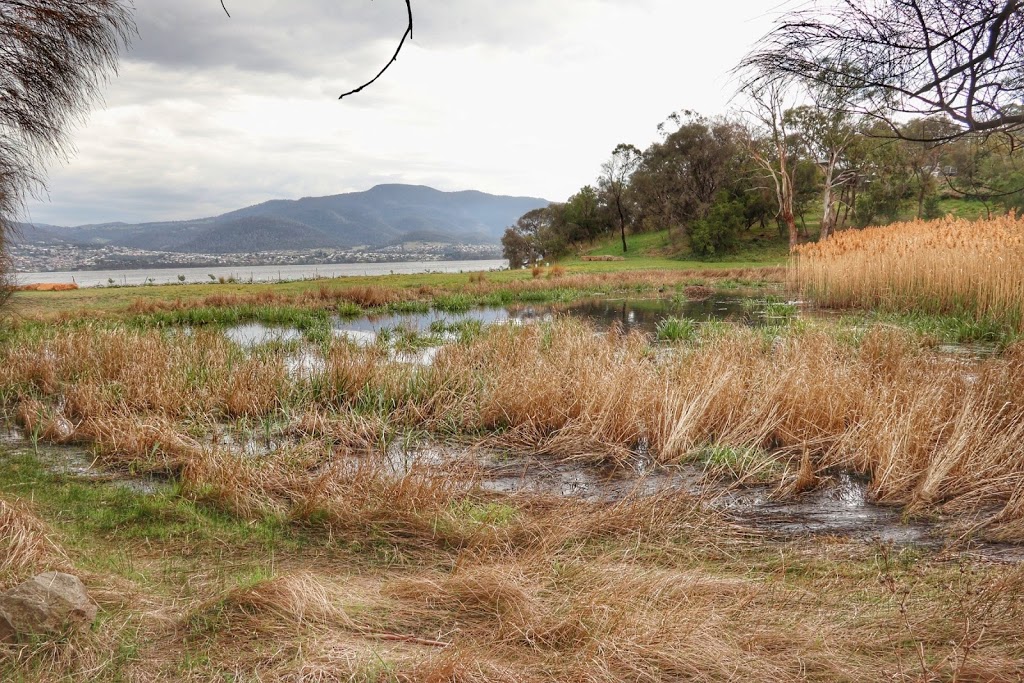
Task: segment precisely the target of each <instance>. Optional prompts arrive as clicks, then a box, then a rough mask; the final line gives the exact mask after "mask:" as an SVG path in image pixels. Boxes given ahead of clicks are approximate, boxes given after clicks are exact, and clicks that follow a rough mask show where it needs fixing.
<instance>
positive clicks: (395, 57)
mask: <svg viewBox="0 0 1024 683" xmlns="http://www.w3.org/2000/svg"><path fill="white" fill-rule="evenodd" d="M405 9H406V10H407V11H408V13H409V25H408V26H407V27H406V29H405V33H403V34H402V39H401V40H400V41H398V48H397V49H396V50H395V54H393V55H392V56H391V59H390V60H389V61H388V63H387V64H385V65H384V68H383V69H381V70H380V72H379V73H378V74H377V75H376V76H374V77H373V78H371V79H370V80H369V81H367V82H366V83H363V84H362V85H361V86H359V87H358V88H356V89H354V90H349V91H348V92H347V93H344V94H342V95H341V96H340V97H339V98H338V99H339V100H343V99H345V98H346V97H348V96H349V95H355V94H356V93H357V92H362V90H363V89H364V88H368V87H369V86H371V85H373V84H374V83H376V82H377V79H378V78H380V77H381V76H383V75H384V72H385V71H387V70H388V68H390V67H391V65H392V64H394V63H395V62H397V61H398V53H399V52H401V51H402V47H403V46H404V45H405V41H406V39H407V38H408V39H410V40H411V39H412V0H405Z"/></svg>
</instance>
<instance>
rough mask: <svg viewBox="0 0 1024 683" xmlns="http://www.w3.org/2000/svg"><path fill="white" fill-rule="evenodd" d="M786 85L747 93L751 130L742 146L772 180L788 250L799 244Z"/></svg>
mask: <svg viewBox="0 0 1024 683" xmlns="http://www.w3.org/2000/svg"><path fill="white" fill-rule="evenodd" d="M787 87H788V84H786V83H784V82H782V81H767V82H763V83H756V84H755V85H754V86H752V87H750V89H749V91H748V94H749V96H750V101H751V105H752V106H751V109H750V110H749V112H748V113H749V114H750V116H751V118H752V119H753V122H754V124H753V127H749V128H747V129H746V131H745V147H746V149H747V153H748V154H749V155H750V158H751V159H753V160H754V161H755V162H756V163H757V165H758V166H760V167H761V169H763V170H764V172H765V173H766V174H767V177H768V178H769V179H770V180H771V182H772V186H773V189H774V190H775V202H776V207H777V214H776V215H777V216H778V218H779V220H780V221H781V222H782V224H783V225H784V226H785V228H786V232H787V234H788V237H789V248H790V250H793V249H794V248H795V247H796V245H797V244H798V242H799V241H800V235H799V233H798V232H797V228H796V212H795V210H794V201H795V197H796V169H797V164H796V159H795V158H794V157H795V153H794V150H793V139H792V136H791V132H790V129H789V128H790V122H789V120H788V119H787V117H786V110H787V107H786V100H787Z"/></svg>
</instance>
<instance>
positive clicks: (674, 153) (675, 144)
mask: <svg viewBox="0 0 1024 683" xmlns="http://www.w3.org/2000/svg"><path fill="white" fill-rule="evenodd" d="M669 125H674V126H675V127H676V129H675V130H674V131H672V132H671V133H669V132H666V131H667V130H668V126H669ZM658 128H659V130H661V131H662V134H663V135H664V140H662V141H661V142H656V143H654V144H652V145H651V146H650V147H649V148H648V149H647V150H646V151H645V152H644V154H643V161H642V163H641V165H640V167H639V169H638V170H637V172H636V173H635V175H634V176H633V183H632V185H633V191H634V192H633V194H634V196H635V197H636V199H637V203H638V205H639V207H638V208H639V211H640V213H641V214H642V215H644V216H645V217H646V218H647V220H648V221H652V222H655V225H654V226H652V227H659V228H661V227H664V228H668V229H669V231H670V232H671V229H672V228H673V227H675V226H679V227H680V228H681V229H682V230H688V229H689V226H691V225H692V224H693V223H694V222H696V221H699V220H701V219H703V218H704V217H706V216H707V213H708V211H710V210H711V207H712V206H713V205H714V204H715V201H716V198H717V196H718V194H719V192H720V191H721V190H723V189H724V188H725V187H726V185H728V184H730V183H731V182H733V181H734V180H735V179H736V177H738V176H739V175H740V171H739V168H738V167H739V163H740V156H741V155H740V154H738V152H739V151H740V144H739V135H738V130H737V127H736V126H735V125H734V124H732V123H730V122H729V121H727V120H724V119H708V118H705V117H703V116H700V115H699V114H697V113H695V112H691V111H683V112H680V113H679V114H672V115H671V116H669V117H668V120H667V121H666V122H665V123H663V124H661V125H660V126H659V127H658Z"/></svg>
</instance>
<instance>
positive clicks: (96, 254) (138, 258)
mask: <svg viewBox="0 0 1024 683" xmlns="http://www.w3.org/2000/svg"><path fill="white" fill-rule="evenodd" d="M10 251H11V253H10V257H11V260H12V262H13V265H14V270H15V272H19V273H45V272H58V271H76V270H131V269H139V268H173V267H175V266H182V267H202V266H274V265H279V266H286V265H318V264H326V263H396V262H401V261H462V260H476V259H499V258H501V247H500V246H499V245H492V244H445V243H433V242H405V243H401V244H396V245H391V246H387V247H353V248H351V249H305V250H298V251H289V250H280V251H262V252H250V253H237V254H185V253H179V252H165V251H146V250H143V249H132V248H129V247H117V246H104V247H84V246H76V245H63V244H62V245H46V246H43V245H33V244H14V245H12V246H11V250H10Z"/></svg>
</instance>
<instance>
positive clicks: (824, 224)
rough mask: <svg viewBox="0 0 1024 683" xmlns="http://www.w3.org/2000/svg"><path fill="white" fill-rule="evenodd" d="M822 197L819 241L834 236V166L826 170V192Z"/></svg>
mask: <svg viewBox="0 0 1024 683" xmlns="http://www.w3.org/2000/svg"><path fill="white" fill-rule="evenodd" d="M823 195H824V196H823V197H822V209H823V210H822V212H821V230H819V231H818V239H819V240H827V239H828V238H829V235H831V234H832V226H833V225H834V224H835V219H834V218H833V217H832V166H831V164H830V165H829V167H828V168H827V169H826V170H825V190H824V192H823Z"/></svg>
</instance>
